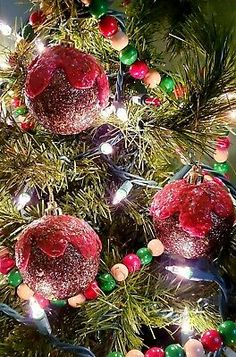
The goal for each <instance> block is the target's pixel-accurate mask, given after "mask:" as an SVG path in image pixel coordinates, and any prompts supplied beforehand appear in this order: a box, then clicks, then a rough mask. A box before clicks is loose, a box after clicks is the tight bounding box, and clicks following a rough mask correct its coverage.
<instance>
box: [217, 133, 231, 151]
mask: <svg viewBox="0 0 236 357" xmlns="http://www.w3.org/2000/svg"><path fill="white" fill-rule="evenodd" d="M229 147H230V139H229V137H228V136H224V137H220V138H218V139H217V140H216V149H218V150H226V149H228V148H229Z"/></svg>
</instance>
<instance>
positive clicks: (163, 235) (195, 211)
mask: <svg viewBox="0 0 236 357" xmlns="http://www.w3.org/2000/svg"><path fill="white" fill-rule="evenodd" d="M151 214H152V216H153V221H154V226H155V230H156V235H157V238H159V239H160V240H161V241H162V243H163V244H164V247H165V250H166V251H167V252H169V253H172V254H177V255H180V256H183V257H185V258H188V259H190V258H197V257H200V256H212V255H214V254H216V253H217V252H218V250H219V249H220V247H221V246H222V245H223V244H224V243H225V242H226V241H227V239H228V237H229V233H230V231H231V229H232V226H233V222H234V219H235V211H234V206H233V202H232V199H231V197H230V195H229V194H228V192H227V191H226V190H225V189H224V187H222V186H221V185H219V184H217V183H216V182H214V181H206V182H203V183H200V184H197V185H195V184H190V183H188V182H187V181H186V180H178V181H175V182H172V183H170V184H168V185H166V186H165V187H164V188H163V189H162V190H161V191H159V192H158V193H157V194H156V195H155V196H154V199H153V202H152V205H151Z"/></svg>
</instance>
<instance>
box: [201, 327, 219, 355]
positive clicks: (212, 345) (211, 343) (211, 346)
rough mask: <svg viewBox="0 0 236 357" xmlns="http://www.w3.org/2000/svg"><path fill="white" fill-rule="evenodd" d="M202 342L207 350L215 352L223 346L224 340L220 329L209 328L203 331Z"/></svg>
mask: <svg viewBox="0 0 236 357" xmlns="http://www.w3.org/2000/svg"><path fill="white" fill-rule="evenodd" d="M201 343H202V345H203V347H204V348H205V350H207V351H209V352H215V351H217V350H219V349H220V348H221V346H222V344H223V341H222V339H221V336H220V334H219V332H218V331H216V330H208V331H206V332H204V333H203V335H202V337H201Z"/></svg>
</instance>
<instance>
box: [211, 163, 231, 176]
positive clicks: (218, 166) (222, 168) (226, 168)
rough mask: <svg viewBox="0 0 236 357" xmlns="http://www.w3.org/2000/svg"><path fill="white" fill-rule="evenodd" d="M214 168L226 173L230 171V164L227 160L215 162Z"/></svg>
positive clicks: (220, 172)
mask: <svg viewBox="0 0 236 357" xmlns="http://www.w3.org/2000/svg"><path fill="white" fill-rule="evenodd" d="M214 170H215V171H217V172H219V174H222V175H224V174H226V172H228V171H229V164H228V163H227V162H222V163H218V162H217V163H215V164H214Z"/></svg>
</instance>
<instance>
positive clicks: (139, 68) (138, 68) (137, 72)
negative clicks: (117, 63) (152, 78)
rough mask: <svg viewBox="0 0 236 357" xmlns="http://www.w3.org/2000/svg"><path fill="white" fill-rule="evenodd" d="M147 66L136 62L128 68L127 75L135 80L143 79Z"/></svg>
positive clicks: (141, 62)
mask: <svg viewBox="0 0 236 357" xmlns="http://www.w3.org/2000/svg"><path fill="white" fill-rule="evenodd" d="M148 70H149V68H148V66H147V65H146V63H145V62H143V61H136V62H134V64H132V65H131V66H130V68H129V74H130V75H131V76H132V77H133V78H135V79H143V78H144V77H145V76H146V74H147V73H148Z"/></svg>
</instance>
